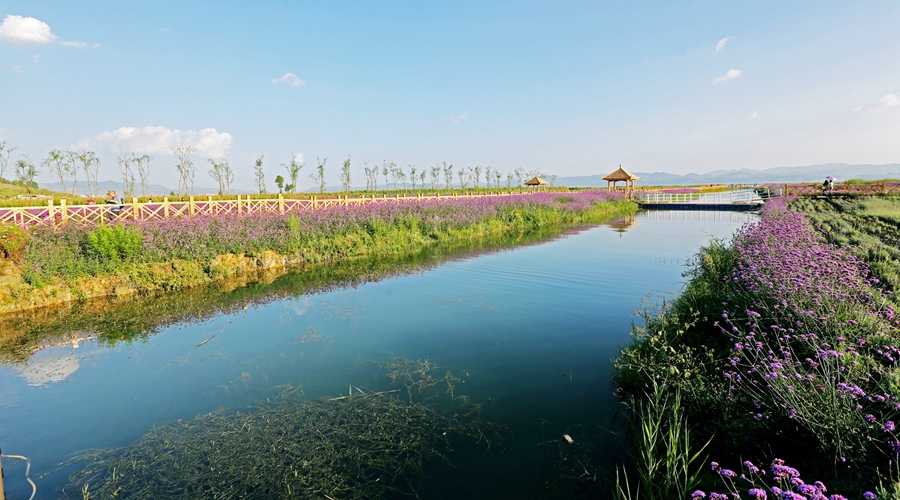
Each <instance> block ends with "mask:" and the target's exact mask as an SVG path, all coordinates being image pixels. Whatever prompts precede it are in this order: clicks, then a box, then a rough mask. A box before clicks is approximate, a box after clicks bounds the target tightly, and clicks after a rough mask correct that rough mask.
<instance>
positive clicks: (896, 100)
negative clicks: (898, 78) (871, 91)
mask: <svg viewBox="0 0 900 500" xmlns="http://www.w3.org/2000/svg"><path fill="white" fill-rule="evenodd" d="M878 102H879V103H880V104H881V105H882V106H884V107H885V108H896V107H897V106H900V96H898V95H897V94H884V95H883V96H881V99H879V100H878Z"/></svg>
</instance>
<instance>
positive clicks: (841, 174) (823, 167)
mask: <svg viewBox="0 0 900 500" xmlns="http://www.w3.org/2000/svg"><path fill="white" fill-rule="evenodd" d="M611 170H612V169H610V171H611ZM607 173H608V172H603V173H602V174H598V175H585V176H575V177H570V176H560V177H558V178H557V179H556V183H557V184H559V185H564V186H585V187H590V186H606V181H604V180H603V176H604V175H606V174H607ZM633 173H634V174H635V175H637V176H639V177H640V180H639V181H638V182H639V183H640V184H644V185H654V186H667V185H676V184H758V183H764V182H808V181H821V180H822V179H824V178H825V177H827V176H829V175H830V176H832V177H834V178H836V179H838V180H847V179H866V180H873V179H898V178H900V163H891V164H887V165H851V164H847V163H823V164H820V165H805V166H799V167H775V168H766V169H762V170H752V169H747V168H742V169H734V170H713V171H711V172H706V173H702V174H684V175H680V174H670V173H668V172H633Z"/></svg>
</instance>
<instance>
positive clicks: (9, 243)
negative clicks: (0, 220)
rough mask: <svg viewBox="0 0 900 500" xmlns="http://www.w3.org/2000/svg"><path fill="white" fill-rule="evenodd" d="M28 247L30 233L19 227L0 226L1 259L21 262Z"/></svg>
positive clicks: (10, 225)
mask: <svg viewBox="0 0 900 500" xmlns="http://www.w3.org/2000/svg"><path fill="white" fill-rule="evenodd" d="M27 245H28V233H27V232H25V230H24V229H22V228H20V227H19V226H14V225H12V224H0V257H2V258H4V259H9V260H12V261H14V262H19V261H20V260H21V259H22V257H23V255H24V253H25V247H26V246H27Z"/></svg>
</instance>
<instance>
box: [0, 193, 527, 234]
mask: <svg viewBox="0 0 900 500" xmlns="http://www.w3.org/2000/svg"><path fill="white" fill-rule="evenodd" d="M522 194H527V192H521V191H508V192H507V191H492V192H478V193H471V194H417V195H412V196H410V195H407V196H386V195H383V196H379V195H377V194H372V195H366V196H354V197H350V196H328V197H318V196H312V197H309V198H301V199H297V198H286V197H284V196H283V195H278V197H277V198H262V199H261V198H254V197H251V196H244V195H238V196H237V197H236V198H235V199H224V200H223V199H214V198H213V197H212V196H206V197H194V196H191V197H189V198H188V199H187V200H178V201H169V199H168V198H167V197H166V198H163V199H162V201H144V202H142V201H139V200H138V199H137V198H132V199H131V202H129V203H106V204H90V205H67V203H66V200H60V202H59V203H58V204H54V202H53V200H48V202H47V204H46V205H43V206H33V207H10V208H3V207H0V223H5V224H15V225H17V226H22V227H29V226H53V227H56V226H62V225H65V224H79V225H97V224H104V223H116V222H126V221H139V222H143V221H154V220H166V219H172V218H187V217H209V216H229V215H240V216H244V215H256V214H287V213H297V212H300V211H303V210H318V209H324V208H329V207H335V206H353V205H365V204H367V203H410V202H416V201H423V200H437V199H440V200H454V199H464V198H485V197H494V196H516V195H522Z"/></svg>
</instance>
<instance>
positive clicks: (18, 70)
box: [9, 65, 25, 74]
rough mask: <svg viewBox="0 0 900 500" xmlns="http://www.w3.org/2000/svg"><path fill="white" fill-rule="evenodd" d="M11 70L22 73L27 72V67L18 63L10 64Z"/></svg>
mask: <svg viewBox="0 0 900 500" xmlns="http://www.w3.org/2000/svg"><path fill="white" fill-rule="evenodd" d="M9 70H10V71H12V72H13V73H20V74H21V73H24V72H25V68H23V67H21V66H18V65H17V66H10V68H9Z"/></svg>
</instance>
